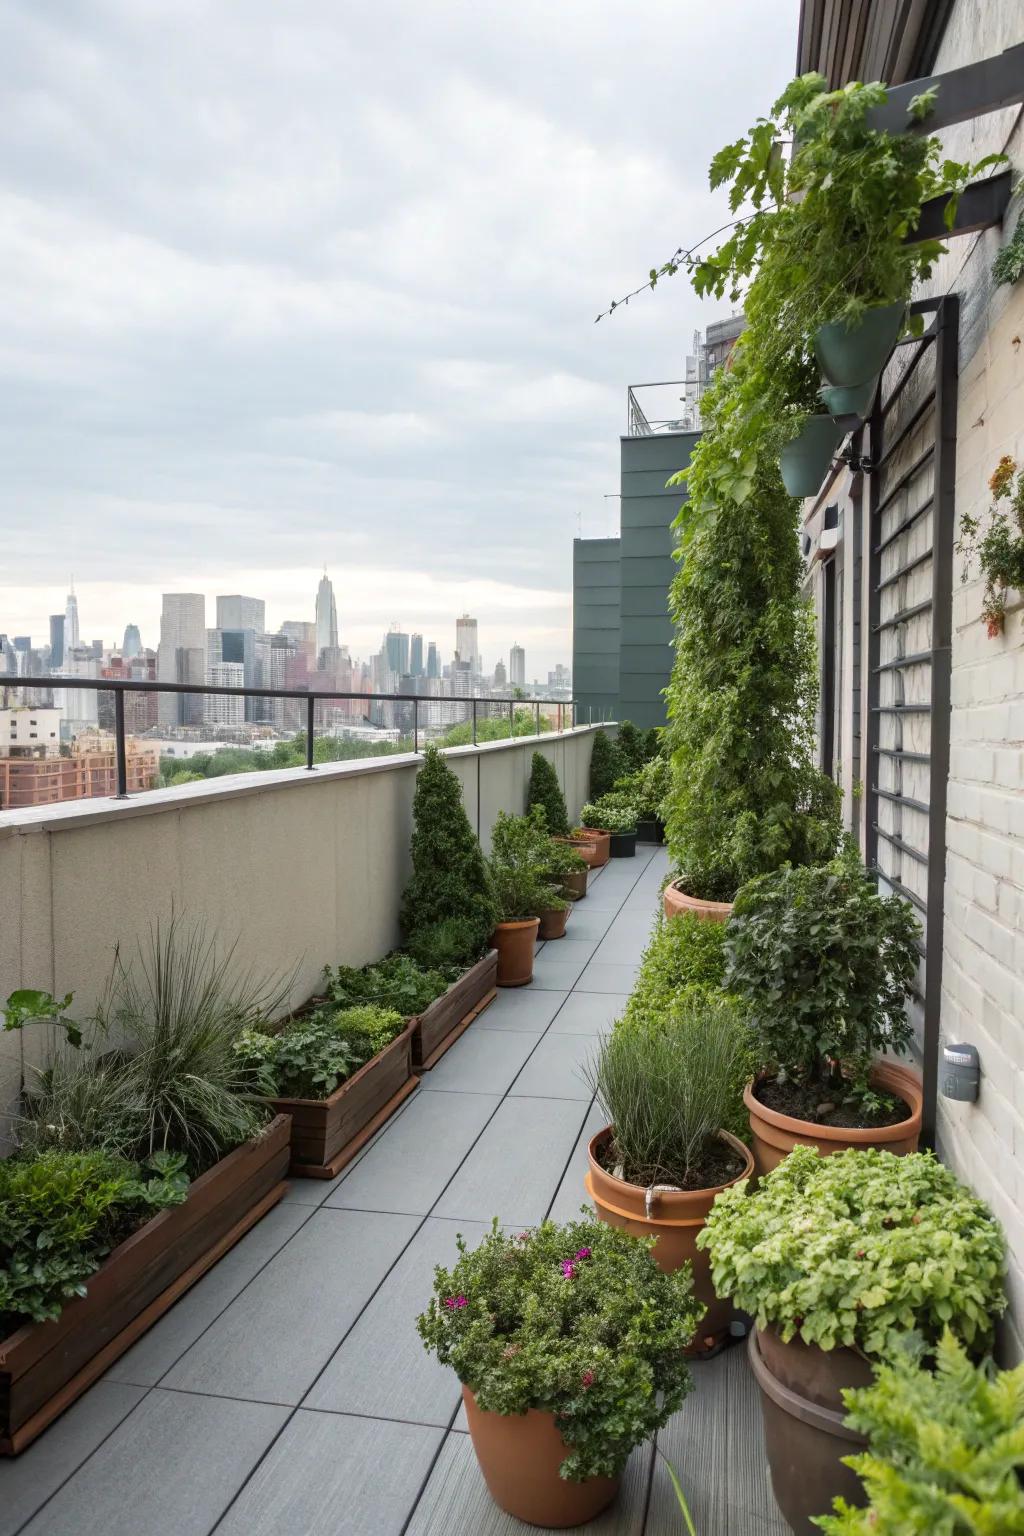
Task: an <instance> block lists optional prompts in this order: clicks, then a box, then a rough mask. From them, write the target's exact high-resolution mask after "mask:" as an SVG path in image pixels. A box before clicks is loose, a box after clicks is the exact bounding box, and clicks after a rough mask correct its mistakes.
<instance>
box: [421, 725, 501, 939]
mask: <svg viewBox="0 0 1024 1536" xmlns="http://www.w3.org/2000/svg"><path fill="white" fill-rule="evenodd" d="M441 925H443V928H442V926H441ZM401 926H402V934H403V937H404V940H405V943H406V946H407V947H408V949H409V950H410V951H411V952H412V953H413V954H414V955H415V956H416V957H417V959H419V960H420V961H421V963H422V962H423V961H424V959H425V958H426V957H427V956H429V955H431V954H435V955H436V954H437V953H438V951H439V950H440V951H442V952H445V953H447V954H449V955H452V958H453V959H455V958H456V957H455V955H454V954H453V949H454V948H455V946H456V945H458V946H459V951H458V955H457V960H458V963H461V964H464V965H471V964H472V963H473V962H474V961H475V960H477V959H479V957H480V955H481V954H482V953H483V951H484V949H485V948H486V946H487V940H488V938H489V936H490V933H491V931H492V929H493V927H494V907H493V901H492V897H491V892H490V888H489V883H488V879H487V871H486V869H485V867H484V858H483V854H482V852H481V850H480V844H479V843H478V842H477V840H476V837H475V835H474V833H473V829H472V827H471V826H470V824H469V819H468V817H467V816H466V812H465V810H464V808H463V805H462V790H461V787H460V785H459V781H458V779H457V778H456V776H455V774H454V773H452V771H451V769H450V768H449V767H448V765H447V763H446V762H445V760H444V758H443V757H442V756H441V754H440V752H439V751H438V750H437V748H436V747H433V746H430V747H428V748H427V750H426V752H425V753H424V756H423V766H422V768H421V769H420V771H419V774H418V776H417V779H416V793H415V795H414V797H413V834H412V877H411V879H410V880H409V883H408V885H407V886H406V888H405V892H404V894H403V896H402V909H401ZM435 963H436V962H435Z"/></svg>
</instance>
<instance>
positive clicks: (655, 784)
mask: <svg viewBox="0 0 1024 1536" xmlns="http://www.w3.org/2000/svg"><path fill="white" fill-rule="evenodd" d="M623 783H624V781H623V780H621V779H620V780H619V783H618V784H617V785H616V786H615V787H616V789H618V788H619V787H620V785H622V784H623ZM625 787H626V788H627V789H628V790H629V791H630V793H631V796H632V800H633V803H634V805H635V807H636V812H637V815H638V816H639V818H640V820H641V821H663V820H664V807H665V802H666V800H667V799H668V795H669V791H670V789H671V787H672V767H671V764H670V763H669V760H668V758H667V757H663V756H660V755H659V756H658V757H652V758H651V759H650V761H649V762H646V763H644V765H643V767H642V768H640V769H639V770H638V771H637V773H636V774H635V775H634V776H633V779H632V780H631V781H625Z"/></svg>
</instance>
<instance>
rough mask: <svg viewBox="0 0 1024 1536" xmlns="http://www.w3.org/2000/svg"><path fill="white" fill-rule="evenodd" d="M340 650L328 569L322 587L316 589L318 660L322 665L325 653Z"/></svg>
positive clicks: (321, 583)
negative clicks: (321, 661)
mask: <svg viewBox="0 0 1024 1536" xmlns="http://www.w3.org/2000/svg"><path fill="white" fill-rule="evenodd" d="M337 649H338V610H337V608H336V607H335V604H334V588H333V587H332V586H331V583H330V580H329V578H328V575H327V571H326V569H325V570H324V573H323V575H322V576H321V578H320V585H319V586H318V587H317V589H316V659H317V665H318V666H319V665H320V658H321V656H322V655H323V653H324V651H336V650H337Z"/></svg>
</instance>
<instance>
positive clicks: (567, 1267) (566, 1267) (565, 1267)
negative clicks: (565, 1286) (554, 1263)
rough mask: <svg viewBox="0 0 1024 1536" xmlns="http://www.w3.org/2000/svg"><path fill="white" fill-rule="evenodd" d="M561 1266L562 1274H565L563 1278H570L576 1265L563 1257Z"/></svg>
mask: <svg viewBox="0 0 1024 1536" xmlns="http://www.w3.org/2000/svg"><path fill="white" fill-rule="evenodd" d="M561 1268H562V1274H563V1275H564V1276H565V1278H566V1279H567V1280H571V1279H572V1277H573V1275H574V1274H575V1273H576V1265H575V1264H573V1263H572V1262H571V1261H570V1260H569V1259H563V1260H562V1266H561Z"/></svg>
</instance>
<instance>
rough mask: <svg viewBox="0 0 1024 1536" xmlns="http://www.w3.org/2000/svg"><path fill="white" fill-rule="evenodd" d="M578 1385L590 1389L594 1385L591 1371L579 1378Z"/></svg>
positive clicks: (585, 1372)
mask: <svg viewBox="0 0 1024 1536" xmlns="http://www.w3.org/2000/svg"><path fill="white" fill-rule="evenodd" d="M580 1383H581V1385H582V1386H584V1387H592V1386H593V1385H594V1373H593V1371H584V1372H583V1375H582V1376H581V1377H580Z"/></svg>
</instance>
